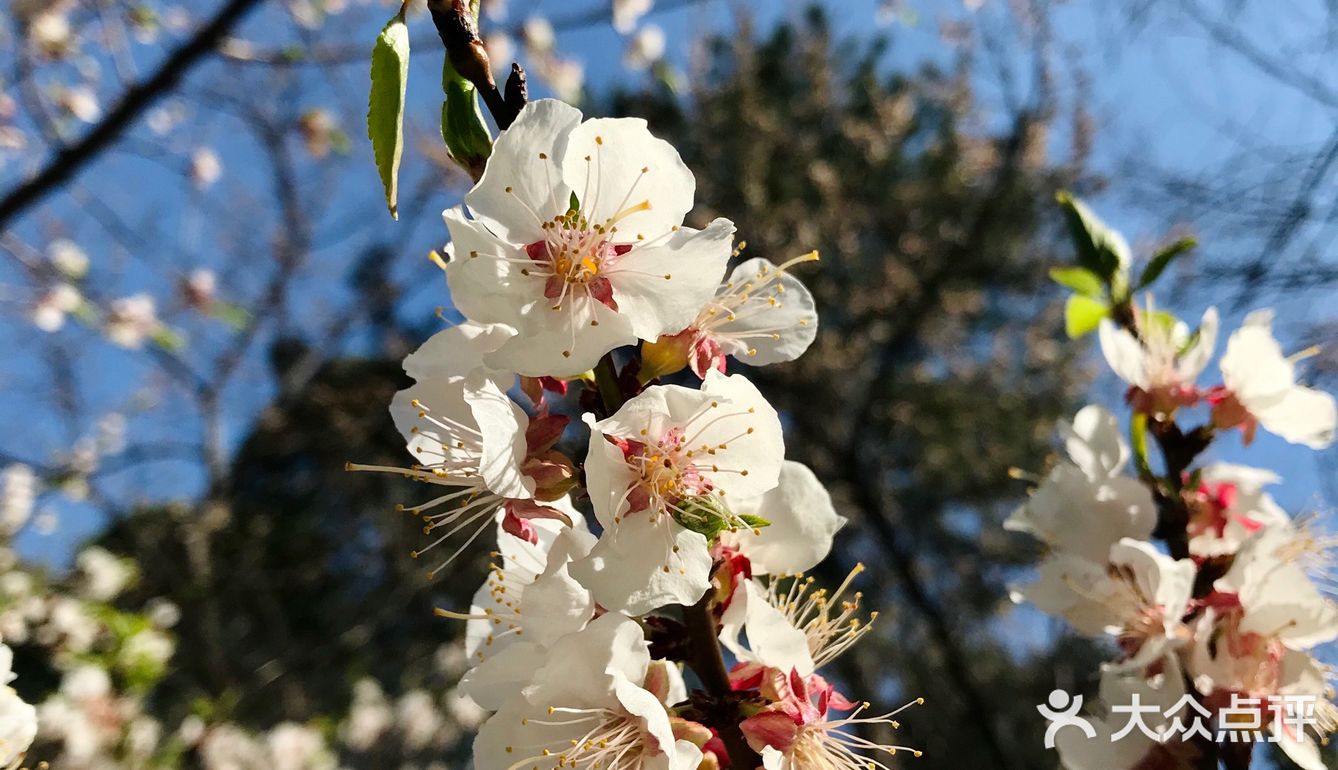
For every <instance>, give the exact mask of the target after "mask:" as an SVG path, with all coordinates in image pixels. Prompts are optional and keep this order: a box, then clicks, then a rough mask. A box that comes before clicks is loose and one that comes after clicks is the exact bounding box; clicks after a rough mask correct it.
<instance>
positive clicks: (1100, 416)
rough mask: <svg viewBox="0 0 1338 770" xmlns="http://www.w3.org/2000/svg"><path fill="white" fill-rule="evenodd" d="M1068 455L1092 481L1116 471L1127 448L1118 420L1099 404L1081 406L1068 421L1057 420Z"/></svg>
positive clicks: (1127, 458)
mask: <svg viewBox="0 0 1338 770" xmlns="http://www.w3.org/2000/svg"><path fill="white" fill-rule="evenodd" d="M1060 432H1061V433H1063V434H1064V447H1065V449H1067V450H1068V454H1069V457H1070V458H1072V459H1073V462H1074V464H1076V465H1077V466H1078V467H1079V468H1081V469H1082V472H1083V473H1085V474H1086V475H1087V477H1088V478H1089V479H1092V480H1093V481H1096V480H1099V479H1106V478H1110V477H1112V476H1115V475H1118V474H1119V472H1120V471H1121V470H1123V469H1124V466H1125V464H1126V463H1128V462H1129V455H1130V450H1129V446H1128V444H1126V443H1124V437H1123V435H1122V434H1121V433H1120V421H1119V419H1118V418H1117V417H1115V415H1114V414H1111V412H1110V411H1109V410H1107V409H1105V408H1103V407H1100V406H1096V405H1091V406H1086V407H1083V408H1082V409H1081V410H1079V411H1078V413H1077V414H1076V415H1074V417H1073V424H1072V425H1064V424H1062V423H1061V425H1060Z"/></svg>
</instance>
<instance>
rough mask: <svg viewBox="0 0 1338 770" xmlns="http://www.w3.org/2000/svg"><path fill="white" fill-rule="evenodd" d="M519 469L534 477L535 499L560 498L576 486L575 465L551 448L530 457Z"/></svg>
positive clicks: (548, 500) (549, 500) (546, 500)
mask: <svg viewBox="0 0 1338 770" xmlns="http://www.w3.org/2000/svg"><path fill="white" fill-rule="evenodd" d="M521 470H522V471H523V472H524V473H525V475H527V476H529V477H530V478H532V479H534V497H535V499H536V500H542V501H544V502H552V501H553V500H560V499H561V498H562V497H563V496H564V495H566V494H567V493H568V492H570V491H571V489H572V487H574V486H576V466H575V465H574V464H573V463H572V461H571V460H569V459H568V458H567V456H566V455H564V454H562V453H561V452H557V451H554V450H551V449H550V450H548V451H545V452H542V453H540V454H537V455H534V456H532V457H530V459H528V460H526V461H525V465H524V466H522V467H521Z"/></svg>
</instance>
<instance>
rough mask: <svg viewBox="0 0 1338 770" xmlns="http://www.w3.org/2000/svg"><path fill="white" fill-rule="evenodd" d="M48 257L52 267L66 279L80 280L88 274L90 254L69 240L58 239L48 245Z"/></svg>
mask: <svg viewBox="0 0 1338 770" xmlns="http://www.w3.org/2000/svg"><path fill="white" fill-rule="evenodd" d="M46 255H47V259H49V260H50V261H51V266H52V267H54V268H56V269H57V270H59V271H60V272H61V273H62V274H63V275H64V276H65V277H66V278H71V279H74V280H78V279H80V278H83V277H84V276H85V275H87V274H88V254H87V253H85V252H84V250H83V249H81V248H79V244H77V243H75V242H74V241H71V240H70V239H68V238H57V239H55V240H53V241H52V242H51V243H49V244H47V248H46Z"/></svg>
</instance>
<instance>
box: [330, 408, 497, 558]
mask: <svg viewBox="0 0 1338 770" xmlns="http://www.w3.org/2000/svg"><path fill="white" fill-rule="evenodd" d="M410 404H411V405H412V406H413V407H414V408H415V409H417V410H418V419H419V420H421V421H422V422H423V424H424V425H427V426H430V427H431V428H432V430H433V433H434V434H435V435H436V436H438V437H439V438H436V439H434V440H435V441H436V443H437V445H438V447H439V449H440V457H439V458H437V459H434V460H432V461H431V462H427V463H420V464H414V465H412V466H410V467H408V468H400V467H396V466H390V465H365V464H362V463H345V464H344V470H347V471H372V472H376V473H391V474H395V475H397V476H403V477H404V478H407V479H411V480H413V481H418V482H422V483H425V484H432V485H435V486H440V487H447V488H450V489H451V490H452V491H450V492H447V493H446V494H443V495H440V496H438V497H434V498H432V499H431V500H428V501H426V502H424V503H420V504H418V505H412V506H406V505H396V506H395V510H397V511H403V512H406V513H409V514H411V515H413V516H416V517H418V518H419V519H421V520H422V522H423V534H425V535H430V534H432V533H433V532H436V531H437V530H439V529H441V528H442V527H447V528H448V529H447V530H446V532H445V533H443V534H441V535H440V536H438V537H437V539H436V540H434V541H432V542H431V543H430V544H428V545H427V546H426V547H424V548H421V549H418V550H414V551H410V552H409V556H410V557H412V558H415V559H417V558H418V556H419V555H420V554H423V553H426V552H427V551H429V550H431V549H433V548H435V547H437V546H438V545H440V544H441V543H443V542H445V541H446V540H449V539H450V538H451V537H453V536H455V535H456V534H458V533H460V532H462V531H466V530H468V529H469V528H470V527H473V528H474V529H473V531H472V532H470V535H469V537H468V538H467V539H466V541H465V542H464V543H463V544H462V545H461V546H459V547H458V548H457V549H456V550H455V551H454V552H453V553H452V554H451V555H450V556H449V557H447V558H446V560H445V561H443V562H442V563H440V564H438V565H437V566H436V567H434V568H432V570H431V571H429V572H428V577H432V576H435V575H436V574H437V573H438V572H439V571H441V570H442V569H443V568H444V567H446V565H448V564H450V563H451V562H452V561H454V560H455V559H456V557H458V556H459V555H460V554H461V553H462V552H464V550H465V549H466V548H468V547H469V546H470V544H472V543H473V542H474V541H475V540H476V539H477V538H478V537H479V536H480V535H481V534H482V533H483V532H484V531H485V530H486V529H488V525H489V524H490V523H491V522H492V514H493V511H495V510H496V509H497V506H498V505H499V504H500V503H501V502H502V498H501V497H499V496H498V495H495V494H493V493H492V492H490V491H488V488H487V487H486V486H485V485H484V482H483V478H482V477H481V476H480V475H479V472H478V469H479V464H480V462H481V458H482V453H483V435H482V434H481V433H479V431H478V429H477V428H476V427H473V426H470V425H465V424H464V423H461V422H459V421H457V420H452V419H449V418H447V417H444V416H442V415H437V414H433V412H432V410H431V409H430V408H429V407H428V406H426V405H425V404H423V403H422V402H421V401H418V400H417V399H415V400H413V401H411V402H410ZM409 432H410V433H412V434H414V435H415V436H420V437H421V438H423V439H426V438H427V436H426V435H425V434H424V433H423V431H422V430H421V429H420V427H419V426H417V425H415V426H413V427H411V428H410V429H409ZM414 452H415V453H416V454H418V455H422V454H424V447H423V445H422V444H421V443H420V444H419V445H418V446H416V447H415V448H414ZM443 506H444V507H445V508H446V509H445V510H438V509H441V508H442V507H443Z"/></svg>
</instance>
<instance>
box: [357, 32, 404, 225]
mask: <svg viewBox="0 0 1338 770" xmlns="http://www.w3.org/2000/svg"><path fill="white" fill-rule="evenodd" d="M408 82H409V28H408V26H407V25H405V23H404V13H403V9H401V12H400V14H399V15H397V16H396V17H395V18H393V19H391V20H390V23H388V24H386V26H385V28H384V29H382V30H381V34H380V35H378V36H377V38H376V45H375V46H374V47H373V48H372V88H371V93H370V96H369V97H368V100H367V138H369V139H371V140H372V153H373V154H374V155H375V156H376V170H377V171H378V172H379V173H380V175H381V184H382V186H383V187H385V190H386V206H387V207H389V209H390V215H391V216H392V217H394V218H395V219H399V174H400V158H401V157H402V156H403V154H404V93H405V89H406V87H407V86H408Z"/></svg>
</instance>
